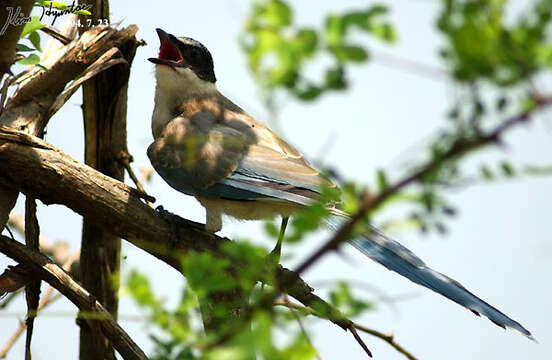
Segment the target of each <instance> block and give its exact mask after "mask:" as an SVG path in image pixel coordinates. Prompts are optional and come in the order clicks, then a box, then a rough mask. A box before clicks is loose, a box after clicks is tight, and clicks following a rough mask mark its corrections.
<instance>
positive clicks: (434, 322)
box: [0, 0, 552, 359]
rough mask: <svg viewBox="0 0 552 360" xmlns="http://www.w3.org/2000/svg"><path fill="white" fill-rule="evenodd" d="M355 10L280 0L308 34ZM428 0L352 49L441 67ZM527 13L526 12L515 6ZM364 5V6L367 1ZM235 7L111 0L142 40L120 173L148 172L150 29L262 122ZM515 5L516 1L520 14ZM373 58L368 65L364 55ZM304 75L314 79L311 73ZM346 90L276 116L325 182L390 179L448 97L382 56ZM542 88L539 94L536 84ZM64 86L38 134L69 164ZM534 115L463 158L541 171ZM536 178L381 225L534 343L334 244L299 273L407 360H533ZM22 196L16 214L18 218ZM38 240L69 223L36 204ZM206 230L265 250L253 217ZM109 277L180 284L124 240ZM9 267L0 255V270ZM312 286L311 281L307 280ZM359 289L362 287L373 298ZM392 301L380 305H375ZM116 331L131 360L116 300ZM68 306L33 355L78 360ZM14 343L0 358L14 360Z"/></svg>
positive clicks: (173, 293)
mask: <svg viewBox="0 0 552 360" xmlns="http://www.w3.org/2000/svg"><path fill="white" fill-rule="evenodd" d="M366 3H367V2H365V1H353V0H344V1H340V2H339V3H337V2H335V1H332V2H330V1H316V2H315V1H301V2H299V1H296V2H293V4H292V5H293V8H294V16H295V20H296V22H297V23H298V24H303V25H318V26H319V25H321V24H322V23H323V20H322V19H323V17H324V15H325V14H327V13H328V12H330V11H336V12H342V11H345V10H348V9H353V8H362V7H363V6H365V5H366ZM438 3H439V2H438V1H421V0H418V1H406V0H396V1H393V2H389V5H390V7H391V10H392V12H391V20H392V22H393V24H394V25H395V26H396V28H397V30H398V34H399V41H398V42H397V43H396V44H394V45H392V46H387V45H381V44H379V43H378V42H377V41H376V40H373V39H369V40H366V41H365V42H364V44H366V45H367V46H368V47H369V48H370V49H373V50H374V51H377V53H380V54H381V53H384V54H392V55H395V56H400V57H402V58H406V59H409V60H413V61H417V62H421V63H425V64H429V65H432V66H435V67H442V66H443V64H442V63H441V62H440V60H439V58H438V56H437V54H438V52H437V51H438V49H439V46H440V45H442V44H443V39H442V38H441V37H440V35H439V34H438V33H437V32H436V31H435V26H434V24H435V21H436V16H437V14H438V10H439V9H438ZM520 3H527V2H519V3H517V4H520ZM368 4H371V2H368ZM249 6H250V2H248V1H238V0H229V1H201V2H199V1H196V2H184V1H181V2H169V1H155V2H136V1H130V0H127V1H121V0H119V1H113V2H112V3H111V11H112V15H111V20H112V22H117V21H122V26H126V25H129V24H137V25H138V26H139V27H140V30H139V32H138V35H137V37H138V38H140V39H144V40H145V41H146V42H147V45H146V46H144V47H141V48H139V49H138V51H137V53H136V57H135V59H134V63H133V66H132V70H131V78H130V85H129V99H128V106H129V109H128V144H129V150H130V152H131V153H132V155H133V156H134V158H135V162H134V168H135V169H138V168H139V167H140V166H148V165H149V160H148V159H147V156H146V149H147V147H148V145H149V144H150V143H151V141H152V135H151V130H150V120H151V116H150V114H151V112H152V110H153V94H154V76H153V69H154V66H153V64H151V63H150V62H148V61H147V60H146V59H147V58H148V57H152V56H156V54H157V51H158V46H159V43H158V40H157V35H156V33H155V28H156V27H161V28H163V29H164V30H165V31H167V32H170V33H173V34H175V35H183V36H188V37H192V38H195V39H197V40H199V41H201V42H202V43H203V44H204V45H206V46H207V47H208V48H209V50H210V51H211V53H212V55H213V58H214V62H215V72H216V75H217V79H218V81H217V86H218V88H219V89H220V90H221V92H222V93H223V94H225V95H226V96H227V97H229V98H230V99H232V100H233V101H234V102H236V103H237V104H238V105H240V106H241V107H242V108H244V109H246V111H248V112H249V113H250V114H252V115H253V116H255V117H256V118H257V119H258V120H261V121H265V120H266V119H268V118H269V116H268V114H267V112H266V111H265V109H264V108H263V105H262V102H261V101H260V96H259V92H258V89H257V88H256V86H255V84H254V82H253V80H252V78H251V75H250V73H249V72H248V70H247V66H246V59H245V57H244V55H243V54H242V52H241V50H240V48H239V45H238V42H237V37H238V34H239V32H240V30H241V28H242V25H243V23H244V18H245V16H246V15H247V13H248V10H249ZM520 6H521V5H520ZM376 59H378V58H377V57H376ZM312 71H316V66H314V68H313V70H312ZM350 78H351V86H350V89H349V91H347V92H345V93H340V94H329V95H326V96H324V97H323V98H322V99H321V100H320V101H318V102H316V103H314V104H304V103H297V102H294V101H292V100H286V101H285V102H284V103H283V104H282V106H281V108H280V112H279V121H278V129H279V130H280V134H281V135H282V136H283V137H284V138H285V139H286V140H288V141H289V142H290V143H291V144H293V145H295V146H296V147H297V148H298V149H300V150H301V151H302V152H303V153H304V154H305V155H306V156H307V157H308V158H311V159H316V160H322V161H323V162H324V163H325V164H326V165H329V166H331V167H333V168H335V169H337V170H338V172H339V173H340V174H342V175H343V176H345V177H346V178H349V179H355V180H357V181H358V182H360V183H364V184H371V183H373V181H374V174H375V170H376V169H378V168H384V169H391V170H393V171H391V174H397V173H398V174H399V175H400V172H397V171H396V170H398V169H400V164H401V162H400V161H399V160H401V159H404V158H405V156H406V157H407V158H408V157H409V156H414V155H415V154H416V151H421V150H422V149H423V144H424V141H427V139H428V138H429V137H430V136H431V135H432V134H435V132H436V130H437V129H438V128H439V127H441V126H443V125H444V122H445V121H446V113H447V110H448V109H449V108H450V105H451V104H452V102H453V99H454V95H455V88H454V87H453V85H452V84H451V83H449V82H447V81H443V80H437V79H435V78H428V77H426V76H422V75H420V74H419V73H413V72H410V71H405V70H404V69H401V68H397V67H396V66H391V65H390V64H388V63H386V62H385V61H383V60H381V58H380V59H379V60H378V61H373V62H371V63H369V64H368V65H362V66H354V67H353V68H352V69H351V72H350ZM549 90H551V89H549ZM80 103H81V98H80V92H78V93H77V94H75V95H74V96H73V98H72V99H71V100H70V101H69V103H68V104H67V105H66V106H65V107H64V108H63V109H62V110H61V111H60V112H58V113H57V114H56V115H55V116H54V118H53V119H52V120H51V122H50V125H49V126H48V129H47V130H48V133H47V136H46V140H47V141H49V142H51V143H53V144H54V145H56V146H58V147H60V148H62V149H63V150H64V151H66V152H67V153H69V154H71V155H72V156H74V157H75V158H76V159H79V160H82V159H83V134H82V131H83V130H82V120H81V111H80V107H79V105H80ZM550 115H551V114H550V112H549V113H548V114H544V115H542V116H539V117H536V118H535V119H534V121H533V122H532V123H531V124H530V125H528V126H523V127H520V128H517V129H516V130H514V131H513V132H511V133H510V134H508V135H507V136H506V141H505V143H506V146H505V147H504V148H503V149H490V150H486V151H484V152H482V153H481V154H478V155H477V156H476V157H475V158H474V159H472V160H470V161H469V166H477V165H478V164H480V163H482V162H489V163H497V161H499V160H501V159H504V158H506V157H507V158H509V159H511V160H512V162H513V163H514V164H527V163H529V164H547V163H549V161H550V154H552V142H551V139H552V122H551V119H550ZM551 186H552V179H550V178H522V179H517V180H513V181H501V182H497V183H493V184H482V185H476V186H473V187H469V188H465V189H459V190H456V191H454V192H453V193H451V194H450V197H449V199H450V200H451V202H452V203H453V204H454V205H455V206H456V207H457V208H458V209H459V214H458V216H457V217H456V218H454V219H452V220H451V221H449V222H448V223H447V225H448V226H449V230H450V231H449V234H448V235H446V236H442V235H438V234H431V235H429V236H423V235H421V234H420V233H418V232H416V231H392V232H391V233H390V235H391V236H393V237H394V238H396V239H397V240H399V241H401V242H402V243H403V244H405V245H406V246H407V247H409V248H410V249H411V250H412V251H414V252H415V253H416V254H417V255H419V256H420V257H421V258H422V259H423V260H424V261H425V262H426V263H427V264H428V265H429V266H431V267H433V268H434V269H436V270H438V271H440V272H442V273H444V274H446V275H448V276H451V277H453V278H454V279H456V280H458V281H460V282H461V283H462V284H463V285H464V286H466V287H467V288H468V289H469V290H470V291H472V292H473V293H475V294H476V295H478V296H480V297H481V298H483V299H484V300H486V301H488V302H489V303H491V304H492V305H494V306H496V307H497V308H499V309H500V310H502V311H503V312H505V313H506V314H507V315H509V316H510V317H512V318H514V319H515V320H517V321H519V322H521V323H522V324H523V325H524V326H525V327H526V328H528V329H529V330H530V331H532V332H533V334H534V336H535V337H536V339H537V340H538V341H539V343H538V344H536V343H533V342H531V341H529V340H528V339H526V338H525V337H523V336H521V335H520V334H518V333H516V332H515V331H511V330H508V331H505V330H503V329H501V328H499V327H497V326H495V325H494V324H492V323H491V322H489V321H488V320H487V319H485V318H478V317H476V316H474V315H473V314H472V313H471V312H469V311H466V310H465V309H464V308H462V307H460V306H458V305H456V304H454V303H452V302H451V301H449V300H447V299H445V298H443V297H441V296H439V295H437V294H435V293H433V292H431V291H428V290H425V289H423V288H421V287H419V286H417V285H415V284H413V283H411V282H409V281H408V280H406V279H403V278H402V277H400V276H398V275H396V274H394V273H391V272H389V271H387V270H386V269H385V268H383V267H382V266H380V265H378V264H375V263H373V262H371V261H369V260H368V259H366V258H365V257H364V256H362V255H361V254H359V253H357V252H356V251H355V250H354V249H352V248H347V249H345V251H344V255H343V256H336V255H328V256H326V257H325V258H324V259H323V260H322V261H321V262H319V263H318V264H316V265H315V266H314V267H312V268H311V269H310V270H309V271H308V272H307V273H306V274H305V279H306V280H307V281H308V282H309V283H311V284H314V285H315V287H316V288H317V291H316V292H317V293H318V294H321V295H322V296H324V295H326V294H327V291H328V289H329V288H330V287H331V286H328V284H332V283H333V282H335V281H337V280H342V279H345V280H349V281H351V282H353V283H355V284H360V286H359V289H358V291H357V292H355V294H358V295H359V296H363V297H364V298H365V299H369V300H374V301H376V306H377V311H373V312H368V313H366V314H365V315H363V316H362V317H360V318H359V319H357V321H358V322H359V323H361V324H363V325H366V326H369V327H372V328H375V329H378V330H380V331H383V332H393V333H394V334H395V336H396V340H397V342H399V343H400V344H401V345H403V346H404V347H405V348H406V349H408V350H409V351H411V352H412V353H413V354H414V355H416V356H418V357H419V358H421V359H442V358H447V359H494V358H501V359H519V358H524V359H544V358H546V357H547V356H549V354H551V353H552V330H550V323H551V322H552V321H551V320H552V316H551V315H550V307H551V305H552V300H551V299H552V286H551V285H550V283H551V282H550V279H549V276H550V274H551V273H552V272H551V271H552V241H551V239H550V237H551V236H550V233H549V227H550V213H551V211H550V209H551V206H552V205H551V204H552V191H550V189H551ZM146 190H147V192H148V193H150V194H151V195H153V196H155V197H156V198H157V200H158V203H159V204H163V205H164V207H165V208H167V209H168V210H170V211H172V212H175V213H177V214H179V215H180V216H183V217H187V218H190V219H192V220H196V221H202V222H203V221H204V211H203V209H202V208H201V206H200V205H199V204H197V202H196V201H195V200H193V199H192V198H190V197H187V196H185V195H183V194H180V193H177V192H175V190H173V189H171V188H170V187H169V186H168V185H166V184H165V183H164V182H163V180H162V179H161V178H160V177H159V176H154V178H153V181H152V182H151V183H148V184H146ZM22 198H23V197H20V199H19V202H18V205H17V207H16V211H18V212H20V213H22V209H23V201H22ZM39 220H40V224H41V230H42V232H43V233H44V235H46V236H47V237H49V238H50V239H52V240H64V241H67V242H68V243H69V244H70V247H71V249H72V250H76V249H78V247H79V241H80V240H79V237H80V231H81V217H80V216H78V215H76V214H75V213H73V212H72V211H71V210H68V209H66V208H64V207H61V206H48V207H46V206H44V205H42V204H41V205H40V207H39ZM221 234H222V235H224V236H228V237H230V238H239V237H244V234H247V236H248V237H249V238H255V239H257V241H258V242H259V243H261V244H263V245H265V246H267V247H271V246H272V244H271V243H269V242H268V240H266V236H265V235H264V233H263V231H262V224H261V223H259V222H236V221H232V220H225V223H224V228H223V230H222V233H221ZM328 237H329V234H327V233H324V232H319V233H316V234H314V235H312V236H310V237H309V238H308V240H307V241H306V242H305V244H301V245H300V246H292V245H288V246H285V247H284V251H283V254H284V258H283V262H284V265H285V266H287V267H293V265H294V264H297V263H298V262H300V261H301V260H302V259H305V258H306V256H308V255H309V254H310V253H311V252H312V251H313V250H314V249H316V248H317V247H318V246H319V245H320V244H321V243H322V242H323V241H325V240H326V239H328ZM123 255H124V259H123V260H122V268H123V274H124V273H125V272H127V273H128V271H129V270H130V269H132V268H136V269H139V270H141V271H142V272H147V273H148V275H150V277H151V281H152V284H153V287H154V289H155V290H156V292H157V294H158V295H159V296H160V297H162V298H165V299H166V301H167V304H168V305H171V304H174V303H175V301H176V300H177V298H178V296H179V295H180V291H179V289H181V288H182V287H183V285H184V283H183V281H182V278H181V276H180V275H179V274H178V273H177V272H176V271H174V270H173V269H171V268H169V267H168V266H167V265H164V264H162V263H160V262H159V261H157V260H156V259H153V258H152V257H151V256H149V255H148V254H146V253H145V252H143V251H141V250H140V249H138V248H136V247H134V246H132V245H129V244H126V243H125V244H124V246H123ZM7 264H11V262H10V261H9V260H7V259H6V258H5V257H4V256H1V255H0V268H4V267H5V266H6V265H7ZM317 284H319V286H317ZM373 289H377V291H374V290H373ZM389 299H395V300H389ZM24 309H25V306H24V302H23V301H22V300H21V301H18V302H16V303H14V304H13V305H12V306H10V308H9V309H8V311H3V313H0V346H2V345H3V343H4V341H5V339H7V337H8V336H10V335H11V333H12V332H13V331H14V330H15V328H16V327H17V324H18V321H19V320H18V319H22V318H23V317H24V312H25V310H24ZM119 309H120V317H121V319H122V320H121V325H122V327H123V328H124V329H125V330H126V331H127V332H128V333H129V334H130V336H131V337H133V338H134V339H135V341H136V342H137V343H138V344H139V345H140V346H141V347H142V348H143V349H144V350H145V351H146V352H147V351H149V350H151V348H152V347H151V346H152V345H151V343H150V341H149V340H148V336H147V334H148V332H149V327H148V326H147V323H146V322H143V321H136V319H135V318H136V316H138V317H140V316H142V315H143V313H142V312H141V311H140V310H139V309H137V307H136V306H135V305H134V303H133V301H132V299H130V298H128V297H127V296H125V295H122V297H121V302H120V307H119ZM74 313H75V307H74V306H73V305H72V304H70V303H69V302H68V301H66V300H59V301H58V302H56V303H55V304H54V305H52V306H51V307H50V308H49V309H48V310H46V311H45V312H44V315H43V316H42V317H41V318H39V319H38V320H37V321H36V322H35V333H34V341H33V356H34V358H35V359H51V358H53V357H54V356H55V357H56V358H57V359H74V358H75V357H76V356H77V355H76V354H78V328H77V326H76V325H75V321H74ZM306 325H307V328H308V329H309V333H310V335H311V338H312V341H313V343H314V345H315V347H316V348H317V349H318V351H319V354H320V357H321V358H322V359H336V358H346V359H362V358H364V356H365V355H364V354H363V352H362V350H361V349H360V347H359V346H358V344H357V343H356V342H355V341H354V339H353V338H352V336H350V334H347V333H345V332H344V331H342V330H341V329H340V328H338V327H336V326H335V325H333V324H330V323H328V322H327V321H323V320H317V319H308V320H307V321H306ZM361 336H362V337H363V339H364V340H365V342H366V344H367V345H368V346H369V347H370V349H371V350H372V352H373V354H374V357H375V358H376V359H403V358H404V357H403V356H402V355H400V354H399V353H397V352H396V351H395V350H393V349H392V348H391V347H390V346H388V345H387V344H385V343H383V342H382V341H381V340H379V339H376V338H372V337H371V336H369V335H365V334H364V335H361ZM23 338H24V337H21V339H20V340H19V341H18V343H17V344H16V345H15V347H14V348H13V350H12V351H11V352H10V354H9V355H8V359H21V358H22V357H23V352H24V341H23Z"/></svg>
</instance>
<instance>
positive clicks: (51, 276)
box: [0, 236, 147, 360]
mask: <svg viewBox="0 0 552 360" xmlns="http://www.w3.org/2000/svg"><path fill="white" fill-rule="evenodd" d="M0 251H1V252H2V253H4V254H6V255H7V256H9V257H10V258H12V259H13V260H15V261H17V262H18V263H20V264H25V266H26V267H28V269H29V270H30V271H32V272H34V273H35V274H36V275H37V276H39V277H40V278H41V279H43V280H44V281H46V282H48V283H49V284H50V285H52V286H53V287H55V288H56V289H57V290H58V291H59V292H60V293H62V294H63V295H65V297H67V298H68V299H69V300H70V301H71V302H72V303H74V304H75V305H76V306H77V307H78V308H79V309H80V310H83V311H87V312H92V313H94V315H95V316H94V318H101V319H102V321H100V322H99V323H100V326H101V328H102V330H103V333H104V334H105V335H106V336H107V337H108V338H109V339H110V340H111V341H112V343H113V345H114V347H115V349H117V351H118V352H119V354H121V356H122V357H123V358H124V359H125V360H127V359H129V360H130V359H132V360H134V359H136V360H143V359H147V356H146V355H145V354H144V352H143V351H142V350H141V349H140V348H139V347H138V345H136V344H135V343H134V341H133V340H132V339H131V338H130V337H129V336H128V335H127V334H126V333H125V331H124V330H123V329H122V328H121V327H120V326H119V325H118V324H117V323H116V322H115V320H113V318H112V317H111V315H110V314H109V312H108V311H107V310H106V309H105V308H104V307H103V306H102V305H101V304H100V303H99V302H98V301H96V299H95V298H94V297H93V296H92V295H91V294H90V293H89V292H88V291H86V290H85V289H84V288H83V287H81V286H80V285H79V284H78V283H77V282H75V281H74V280H73V279H72V278H71V276H69V275H68V274H67V273H66V272H65V271H64V270H63V269H61V268H60V267H59V266H58V265H56V264H55V263H54V262H53V261H52V260H50V259H49V258H47V257H46V256H44V255H42V254H40V253H39V252H37V251H33V250H31V249H29V248H27V247H26V246H25V245H23V244H21V243H19V242H17V241H15V240H12V239H10V238H8V237H7V236H0ZM96 316H97V317H96ZM84 320H85V321H89V320H87V319H84Z"/></svg>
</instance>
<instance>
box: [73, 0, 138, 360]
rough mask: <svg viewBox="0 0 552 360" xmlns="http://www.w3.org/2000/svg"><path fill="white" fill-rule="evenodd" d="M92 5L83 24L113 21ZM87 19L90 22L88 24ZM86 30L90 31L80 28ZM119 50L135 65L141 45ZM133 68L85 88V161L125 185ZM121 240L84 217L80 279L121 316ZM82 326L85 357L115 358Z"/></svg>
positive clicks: (99, 1) (98, 3) (96, 332)
mask: <svg viewBox="0 0 552 360" xmlns="http://www.w3.org/2000/svg"><path fill="white" fill-rule="evenodd" d="M79 3H81V4H91V5H92V8H91V12H92V16H91V17H88V19H84V21H83V20H81V24H87V25H88V24H90V25H97V24H98V23H99V21H103V20H100V19H107V20H109V3H108V1H107V0H85V1H79ZM87 20H88V22H87ZM80 30H81V32H84V31H86V30H87V29H86V27H84V28H81V29H80ZM119 50H120V51H121V53H122V55H123V57H124V58H125V59H126V60H127V62H128V63H129V64H130V63H131V62H132V59H133V58H134V54H135V51H136V41H133V42H132V43H131V44H129V43H125V44H123V45H122V46H121V47H120V48H119ZM128 77H129V67H128V66H115V67H113V68H111V69H109V70H107V71H105V72H103V73H101V74H99V75H98V76H96V77H94V78H92V79H90V80H88V81H87V82H86V83H84V84H83V105H82V109H83V118H84V132H85V162H86V164H88V165H90V166H92V167H94V168H96V169H98V170H99V171H101V172H103V173H104V174H106V175H108V176H111V177H113V178H115V179H117V180H120V181H123V179H124V167H123V166H122V165H121V163H120V162H119V159H118V157H119V154H120V153H121V152H126V150H127V145H126V137H127V136H126V110H127V109H126V107H127V82H128ZM120 252H121V240H120V239H119V238H118V237H116V236H114V235H112V234H111V233H110V232H109V231H108V230H107V229H105V228H102V227H100V226H97V225H94V224H93V223H92V222H91V221H90V220H89V219H88V218H87V217H84V219H83V229H82V242H81V276H82V277H81V279H82V282H83V285H84V287H85V288H86V289H87V290H88V291H90V293H91V294H92V295H94V296H95V297H96V298H97V299H98V301H100V303H102V304H103V305H104V306H105V308H106V309H107V310H108V311H109V312H110V313H111V314H112V316H113V318H115V319H116V318H117V308H118V300H117V291H118V288H117V287H116V286H117V285H116V284H118V280H117V279H118V276H119V275H118V274H119V265H120ZM89 323H90V322H81V323H80V324H81V330H80V359H81V360H88V359H90V360H92V359H114V351H113V345H112V344H111V343H110V342H109V340H108V339H107V338H106V337H105V336H104V334H103V333H102V332H101V327H100V326H89V325H88V324H89Z"/></svg>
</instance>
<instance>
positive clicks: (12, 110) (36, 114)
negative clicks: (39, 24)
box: [0, 2, 138, 230]
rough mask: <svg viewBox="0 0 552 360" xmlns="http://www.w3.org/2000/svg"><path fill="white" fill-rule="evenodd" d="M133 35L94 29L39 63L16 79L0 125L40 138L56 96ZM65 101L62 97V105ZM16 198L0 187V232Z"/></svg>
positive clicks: (128, 30) (129, 30)
mask: <svg viewBox="0 0 552 360" xmlns="http://www.w3.org/2000/svg"><path fill="white" fill-rule="evenodd" d="M31 4H32V2H31ZM137 31H138V28H137V27H136V26H135V25H130V26H128V27H127V28H124V29H121V30H117V29H114V28H111V27H105V26H102V27H95V28H93V29H91V30H89V31H87V32H86V33H85V34H83V35H82V36H81V37H80V38H78V39H75V40H73V41H71V42H70V43H69V44H68V45H67V46H64V47H63V48H62V49H60V50H59V51H58V52H57V53H56V54H55V56H50V57H48V59H47V61H45V62H44V63H43V65H44V66H46V67H47V68H48V71H46V72H45V71H43V70H41V69H38V68H35V69H34V70H31V71H30V72H29V73H27V74H25V75H23V76H22V77H20V78H19V79H18V81H17V83H18V84H19V88H18V89H17V91H16V92H15V93H14V94H13V96H12V97H11V98H10V99H9V100H8V102H7V104H6V107H5V108H4V109H3V111H2V114H1V115H0V125H4V126H8V127H12V128H15V129H19V130H22V131H25V132H27V133H29V134H31V135H34V136H40V135H41V134H42V132H43V130H44V128H45V127H46V125H47V124H48V121H49V120H50V117H51V116H52V115H53V114H54V112H55V111H53V107H56V106H57V108H59V107H60V102H59V101H57V100H58V97H59V96H63V94H62V92H63V90H64V89H65V87H66V85H67V84H68V83H69V82H70V81H72V80H73V79H75V78H76V77H78V76H79V74H85V73H86V70H87V68H88V67H89V65H90V64H92V63H94V62H95V61H96V60H98V58H100V57H101V56H102V55H103V54H104V53H106V52H107V51H108V50H110V49H111V48H113V47H119V46H122V44H125V43H128V42H129V41H130V42H136V39H135V37H134V35H135V34H136V32H137ZM0 46H1V47H2V48H4V46H9V44H8V41H7V39H6V38H4V37H2V38H0ZM1 53H2V54H3V52H1ZM67 99H68V97H67V96H64V100H63V101H67ZM17 195H18V194H17V192H14V191H13V190H12V191H10V190H7V189H4V188H1V187H0V230H2V229H3V228H4V226H5V225H6V222H7V220H8V217H9V213H10V211H11V209H13V207H14V206H15V201H16V199H17Z"/></svg>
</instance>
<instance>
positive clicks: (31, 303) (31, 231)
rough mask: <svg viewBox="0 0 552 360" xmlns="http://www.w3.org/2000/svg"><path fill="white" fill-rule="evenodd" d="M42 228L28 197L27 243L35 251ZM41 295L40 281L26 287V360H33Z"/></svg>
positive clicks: (34, 202) (34, 205) (26, 202)
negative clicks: (34, 329)
mask: <svg viewBox="0 0 552 360" xmlns="http://www.w3.org/2000/svg"><path fill="white" fill-rule="evenodd" d="M39 233H40V228H39V226H38V219H37V217H36V199H35V198H34V197H32V196H27V198H26V199H25V243H26V244H27V246H28V247H29V248H31V249H33V250H36V251H38V247H39V241H38V237H39ZM39 295H40V280H33V281H32V282H30V283H29V284H28V285H27V286H25V299H26V300H27V320H26V324H27V337H26V339H25V360H31V339H32V337H33V324H34V318H35V317H36V312H37V310H38V301H39Z"/></svg>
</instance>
